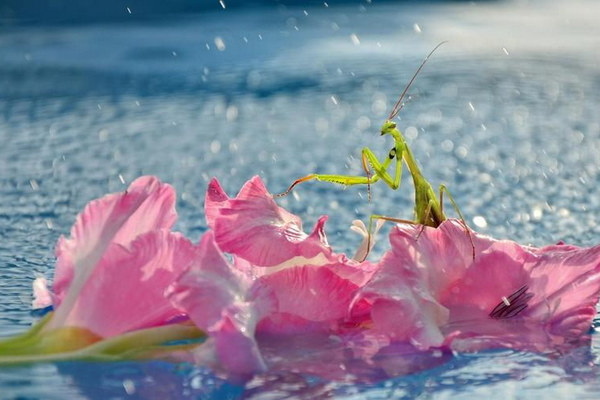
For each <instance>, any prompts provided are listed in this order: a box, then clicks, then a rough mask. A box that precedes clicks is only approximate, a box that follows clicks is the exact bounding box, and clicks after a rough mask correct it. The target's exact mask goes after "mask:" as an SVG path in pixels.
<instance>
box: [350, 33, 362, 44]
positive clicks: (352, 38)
mask: <svg viewBox="0 0 600 400" xmlns="http://www.w3.org/2000/svg"><path fill="white" fill-rule="evenodd" d="M350 40H352V43H353V44H354V45H355V46H358V45H359V44H360V39H359V38H358V36H357V35H356V33H353V34H352V35H350Z"/></svg>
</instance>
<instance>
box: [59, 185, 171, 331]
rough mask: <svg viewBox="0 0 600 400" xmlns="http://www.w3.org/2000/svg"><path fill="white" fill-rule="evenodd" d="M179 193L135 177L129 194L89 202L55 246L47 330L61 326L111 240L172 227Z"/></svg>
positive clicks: (129, 239) (126, 240)
mask: <svg viewBox="0 0 600 400" xmlns="http://www.w3.org/2000/svg"><path fill="white" fill-rule="evenodd" d="M174 204H175V193H174V191H173V189H172V188H171V186H169V185H166V184H163V183H161V182H160V181H159V180H158V179H156V178H154V177H149V176H148V177H142V178H139V179H137V180H135V181H134V182H133V183H132V184H131V185H130V186H129V188H128V189H127V191H125V192H124V193H118V194H111V195H107V196H104V197H103V198H101V199H98V200H94V201H92V202H90V203H89V204H88V205H87V206H86V207H85V209H84V210H83V212H82V213H81V214H79V215H78V216H77V220H76V222H75V224H74V225H73V228H72V229H71V237H70V238H65V237H61V238H60V239H59V241H58V244H57V246H56V257H57V262H56V271H55V278H54V284H53V290H54V294H55V301H56V303H57V304H56V305H59V304H62V307H58V308H57V311H56V314H55V315H54V318H53V319H52V321H51V323H50V324H49V325H48V328H53V327H58V326H60V325H62V324H63V323H64V321H65V319H66V317H67V315H68V314H69V312H70V309H71V307H72V306H73V304H74V302H75V301H76V299H77V297H78V296H79V293H80V292H81V290H82V288H83V286H84V285H85V283H86V282H87V280H88V279H89V277H90V276H91V274H92V273H93V271H94V269H95V268H96V266H97V265H98V263H99V262H100V260H101V258H102V257H103V255H104V253H105V251H106V250H107V249H108V248H109V246H110V245H111V244H120V245H127V244H129V243H130V242H132V241H133V240H135V238H136V237H137V236H138V235H140V234H142V233H144V232H148V231H150V230H154V229H161V228H170V227H171V226H172V224H173V223H174V221H175V219H176V213H175V209H174Z"/></svg>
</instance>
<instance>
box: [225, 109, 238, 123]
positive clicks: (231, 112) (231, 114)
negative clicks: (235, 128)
mask: <svg viewBox="0 0 600 400" xmlns="http://www.w3.org/2000/svg"><path fill="white" fill-rule="evenodd" d="M237 117H238V108H237V107H236V106H229V107H227V110H226V111H225V118H226V119H227V121H229V122H231V121H235V120H236V119H237Z"/></svg>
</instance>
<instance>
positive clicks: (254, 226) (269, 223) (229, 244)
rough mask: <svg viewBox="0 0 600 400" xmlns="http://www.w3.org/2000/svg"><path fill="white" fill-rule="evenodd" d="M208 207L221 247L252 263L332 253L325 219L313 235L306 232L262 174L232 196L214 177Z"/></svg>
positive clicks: (209, 192)
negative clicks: (269, 187)
mask: <svg viewBox="0 0 600 400" xmlns="http://www.w3.org/2000/svg"><path fill="white" fill-rule="evenodd" d="M205 208H206V216H207V222H208V225H209V226H210V227H211V228H212V229H213V230H214V233H215V241H216V242H217V244H218V245H219V247H220V248H221V250H223V251H225V252H227V253H231V254H233V255H236V256H238V257H242V258H244V259H246V260H248V261H249V262H251V263H252V264H253V265H256V266H275V265H279V264H281V263H284V262H285V261H286V260H289V259H291V258H293V257H305V258H312V257H315V256H317V255H318V254H320V253H323V254H326V255H327V256H328V257H329V256H330V254H331V249H330V248H329V247H328V245H327V239H326V237H325V234H324V231H323V226H324V223H325V220H326V219H325V218H322V219H321V220H319V222H318V223H317V225H316V227H315V229H314V230H313V232H312V233H311V235H306V233H304V232H303V231H302V222H301V220H300V218H298V217H297V216H295V215H293V214H291V213H289V212H287V211H286V210H284V209H283V208H281V207H279V206H278V205H277V204H276V203H275V201H274V200H273V196H272V195H271V194H269V193H268V191H267V189H266V188H265V186H264V184H263V182H262V181H261V179H260V178H259V177H254V178H252V179H251V180H250V181H248V182H247V183H246V184H245V185H244V187H243V188H242V190H241V191H240V193H239V194H238V195H237V196H236V197H235V198H233V199H232V198H229V197H228V196H227V195H226V194H225V192H224V191H223V189H222V188H221V186H220V184H219V182H218V181H217V180H216V179H213V180H212V181H211V183H210V184H209V188H208V191H207V194H206V201H205Z"/></svg>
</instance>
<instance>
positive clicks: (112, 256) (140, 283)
mask: <svg viewBox="0 0 600 400" xmlns="http://www.w3.org/2000/svg"><path fill="white" fill-rule="evenodd" d="M194 256H195V249H194V246H193V244H192V243H191V242H189V241H188V240H187V239H186V238H184V237H183V236H182V235H180V234H176V233H171V232H168V231H165V230H160V231H154V232H149V233H146V234H144V235H141V236H139V237H138V239H137V240H135V241H134V242H133V243H131V244H130V247H129V248H126V247H124V246H121V245H119V244H115V243H113V244H111V246H110V247H109V248H108V249H107V250H106V251H105V254H104V255H103V257H102V259H101V261H100V262H99V263H98V266H97V267H96V268H95V270H94V271H93V273H92V275H91V276H90V279H89V280H88V281H87V282H86V284H85V285H84V286H83V290H82V292H81V294H80V295H79V297H78V298H77V300H76V301H75V302H74V304H73V307H72V310H71V312H70V313H69V314H68V315H67V318H66V320H65V323H64V324H65V325H66V326H77V327H83V328H86V329H88V330H90V331H92V332H94V333H95V334H97V335H100V336H102V337H111V336H115V335H119V334H122V333H125V332H129V331H132V330H135V329H142V328H149V327H152V326H157V325H162V324H165V323H167V322H168V321H170V320H172V319H173V318H175V317H177V316H179V315H182V314H183V311H181V310H179V309H177V308H175V307H174V306H173V304H172V303H171V302H170V301H169V300H168V299H167V298H166V297H165V294H164V291H165V289H166V288H167V287H168V286H169V285H170V284H171V283H172V282H173V280H174V279H175V277H177V276H178V275H180V274H181V272H182V271H183V269H184V268H185V267H186V266H187V265H189V264H190V263H191V262H192V260H193V259H194Z"/></svg>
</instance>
